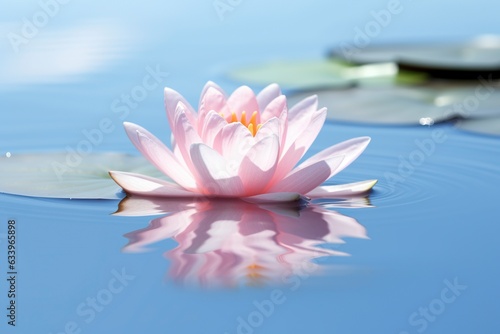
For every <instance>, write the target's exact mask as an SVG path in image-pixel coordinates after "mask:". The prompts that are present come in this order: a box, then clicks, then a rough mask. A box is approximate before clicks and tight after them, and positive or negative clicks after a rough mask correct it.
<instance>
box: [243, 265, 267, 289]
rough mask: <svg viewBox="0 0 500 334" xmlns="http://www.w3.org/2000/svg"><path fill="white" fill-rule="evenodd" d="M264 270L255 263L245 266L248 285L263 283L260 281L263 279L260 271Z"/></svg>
mask: <svg viewBox="0 0 500 334" xmlns="http://www.w3.org/2000/svg"><path fill="white" fill-rule="evenodd" d="M264 270H265V268H264V267H262V266H259V265H258V264H256V263H253V264H251V265H249V266H247V274H246V276H247V277H248V279H249V282H248V284H249V285H254V286H257V285H261V284H262V283H263V282H262V281H263V280H264V279H265V276H264V274H263V273H262V271H264Z"/></svg>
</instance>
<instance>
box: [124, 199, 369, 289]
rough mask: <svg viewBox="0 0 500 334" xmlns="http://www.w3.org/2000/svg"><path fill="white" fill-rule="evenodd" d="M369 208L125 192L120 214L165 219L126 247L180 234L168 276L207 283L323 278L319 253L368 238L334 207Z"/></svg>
mask: <svg viewBox="0 0 500 334" xmlns="http://www.w3.org/2000/svg"><path fill="white" fill-rule="evenodd" d="M335 206H336V207H356V208H359V207H369V206H371V205H370V204H369V201H368V199H367V198H364V197H363V198H361V197H360V198H349V199H344V200H338V201H335V202H331V203H327V202H323V203H321V204H315V203H305V202H302V203H301V202H294V203H283V204H254V203H248V202H245V201H242V200H200V199H197V200H185V199H184V200H174V199H159V198H148V197H136V196H132V197H127V198H125V199H123V200H122V201H121V202H120V204H119V209H118V211H117V212H116V213H115V215H119V216H150V215H160V214H162V216H160V217H157V218H154V219H153V220H151V221H150V223H149V225H148V226H147V227H146V228H143V229H140V230H136V231H133V232H129V233H127V234H126V235H125V237H127V238H128V239H129V242H128V244H127V245H126V246H125V247H124V248H123V251H124V252H132V253H137V252H144V251H148V246H151V245H153V244H155V243H158V242H161V241H162V240H166V239H170V238H172V239H174V240H175V241H176V242H177V243H178V246H177V247H175V248H174V249H172V250H168V251H167V252H166V253H165V254H164V256H165V257H166V258H167V259H169V260H170V261H171V266H170V269H169V276H170V277H171V278H172V279H173V280H174V281H177V282H178V283H181V284H185V285H194V286H201V287H234V286H239V285H252V286H265V285H281V284H285V283H286V282H287V281H288V280H289V278H290V277H291V276H294V275H300V276H303V275H307V276H310V275H320V274H322V273H324V272H325V269H326V268H325V266H323V265H321V264H318V263H317V261H316V262H315V261H313V260H314V259H316V258H320V257H330V256H346V255H349V254H346V253H344V252H341V251H338V250H335V249H333V248H334V247H331V246H332V245H335V244H337V245H338V244H342V243H344V241H343V239H342V238H345V237H348V238H364V239H366V238H367V233H366V229H365V228H364V227H363V226H362V225H361V224H359V223H358V222H357V221H356V220H355V219H354V218H351V217H348V216H345V215H343V214H340V213H338V212H336V211H332V210H330V209H329V208H331V207H335Z"/></svg>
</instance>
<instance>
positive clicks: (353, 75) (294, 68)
mask: <svg viewBox="0 0 500 334" xmlns="http://www.w3.org/2000/svg"><path fill="white" fill-rule="evenodd" d="M396 74H397V67H396V65H395V64H393V63H387V64H375V65H363V66H350V65H346V63H345V62H343V61H338V60H337V61H336V60H327V59H320V60H302V61H273V62H269V63H264V64H260V65H254V66H248V67H242V68H238V69H235V70H233V71H232V72H230V73H229V77H231V78H232V79H236V80H238V81H241V82H245V83H250V84H260V85H267V84H269V83H273V82H276V83H278V84H279V85H280V86H282V87H284V88H288V89H313V88H321V87H336V88H345V87H348V86H352V85H354V84H357V83H359V81H362V82H364V83H365V84H377V85H378V84H392V83H393V82H394V80H395V77H396Z"/></svg>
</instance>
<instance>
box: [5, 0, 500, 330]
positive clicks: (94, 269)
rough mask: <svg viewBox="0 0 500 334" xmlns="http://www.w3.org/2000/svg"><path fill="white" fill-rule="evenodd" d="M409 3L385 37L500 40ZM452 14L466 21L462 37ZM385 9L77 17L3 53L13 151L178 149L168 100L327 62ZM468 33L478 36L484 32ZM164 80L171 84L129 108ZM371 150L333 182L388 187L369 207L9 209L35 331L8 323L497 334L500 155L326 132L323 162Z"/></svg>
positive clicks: (332, 128)
mask: <svg viewBox="0 0 500 334" xmlns="http://www.w3.org/2000/svg"><path fill="white" fill-rule="evenodd" d="M403 5H404V6H405V10H404V11H403V12H402V13H401V14H399V15H400V16H398V17H394V21H393V22H392V23H391V24H390V25H389V26H388V27H387V28H386V29H385V30H384V31H383V33H381V34H380V35H379V36H377V38H376V40H377V41H384V40H390V39H391V38H392V39H395V38H396V39H397V38H399V39H401V38H408V39H412V40H422V39H426V38H427V39H429V36H433V37H436V36H435V34H434V33H435V31H442V35H439V36H437V37H447V38H457V37H468V36H472V35H474V34H479V33H485V32H491V33H500V31H499V28H498V24H497V23H495V24H493V23H492V22H497V21H496V19H495V20H494V17H493V16H492V15H493V14H492V13H493V12H495V11H494V10H491V11H487V12H485V11H484V10H482V11H481V12H480V13H479V12H478V8H479V7H481V6H480V4H478V3H477V2H476V3H475V4H474V5H473V6H472V5H471V4H456V2H451V1H442V2H440V4H439V5H437V4H433V5H430V4H427V5H425V4H413V3H411V4H410V3H408V4H406V3H404V4H403ZM451 5H453V6H454V7H453V8H454V13H456V14H454V15H456V16H457V19H453V20H452V19H450V18H448V17H446V20H448V21H447V22H448V23H447V25H446V27H445V26H444V25H443V23H442V22H443V20H444V19H445V18H444V17H443V14H442V13H443V12H446V11H447V9H448V8H449V7H448V6H451ZM483 5H484V6H482V8H484V7H485V6H487V7H491V6H492V5H491V4H486V2H485V4H483ZM385 6H387V3H386V2H384V1H365V2H363V5H362V6H361V5H360V8H356V9H353V8H350V7H349V6H348V5H347V3H344V2H341V1H338V2H336V3H335V4H333V5H332V4H330V3H328V4H327V3H326V2H325V3H324V4H323V7H321V6H319V7H321V8H319V7H317V8H316V7H315V6H312V5H306V4H305V3H304V4H301V5H300V8H290V6H284V5H283V6H280V5H278V4H273V5H269V4H267V3H264V2H262V1H260V2H257V3H255V4H254V3H251V2H241V4H240V5H239V6H237V7H235V8H233V11H229V12H227V13H226V14H227V15H225V16H224V17H223V19H222V20H220V19H219V17H218V16H217V12H216V11H215V10H214V7H213V4H212V3H211V2H207V3H205V4H203V5H200V4H199V3H196V4H195V3H194V2H193V1H191V2H189V1H188V2H186V3H182V4H173V3H169V2H167V4H159V3H158V4H156V5H147V6H146V5H141V6H139V5H123V8H122V9H121V11H120V12H119V13H117V10H116V8H114V7H112V6H109V5H97V4H92V5H87V4H81V3H77V2H71V3H69V4H67V5H65V6H61V7H60V11H59V12H58V14H57V15H55V16H54V18H53V19H51V21H50V24H48V25H47V26H46V27H44V28H43V29H40V32H39V34H38V35H37V36H35V37H33V38H31V39H29V42H28V43H27V44H23V45H20V49H19V52H18V53H16V52H14V50H12V46H11V45H10V44H9V41H8V40H7V39H4V40H3V41H2V43H3V44H2V46H1V47H2V52H3V53H2V55H1V56H0V57H1V59H2V60H3V62H2V63H3V64H2V65H1V66H2V67H1V68H2V71H3V72H4V73H5V75H4V76H2V79H1V80H0V84H1V90H0V108H1V110H2V115H1V116H0V120H1V122H0V154H2V155H4V154H6V153H7V152H10V153H11V154H18V153H25V152H46V151H51V152H52V151H64V150H65V149H66V147H68V146H69V147H76V145H78V143H79V142H80V141H81V140H83V139H84V138H85V137H84V135H83V133H82V131H84V130H91V129H94V128H96V127H98V126H99V122H100V121H101V120H102V119H103V118H108V119H110V120H111V122H112V124H113V127H114V128H113V131H111V132H110V133H109V134H106V136H105V137H104V138H103V140H102V142H101V143H99V144H98V145H96V146H95V147H93V151H94V152H104V151H119V152H125V153H132V154H135V153H136V152H135V149H134V148H133V146H132V145H131V144H130V143H129V141H128V139H127V138H126V135H125V133H124V131H123V130H122V127H121V122H123V121H124V120H127V121H131V122H136V123H139V124H141V125H142V126H144V127H146V128H148V129H149V130H150V131H151V132H153V133H155V134H157V135H158V137H160V138H161V139H163V140H165V141H167V140H168V139H169V136H170V130H169V129H168V126H167V121H166V117H165V115H164V112H163V97H162V88H163V87H164V86H171V87H173V88H175V89H177V90H178V91H180V92H182V93H184V94H185V96H186V97H187V98H188V99H189V100H190V101H191V102H192V104H195V105H196V104H197V99H198V95H199V91H200V90H201V88H202V86H203V84H204V83H205V82H206V81H207V80H209V79H211V80H216V81H217V82H218V83H219V84H221V85H222V86H223V87H224V88H225V89H227V90H228V91H231V90H232V89H234V88H235V87H236V86H237V84H238V83H235V82H231V81H229V80H227V79H225V77H224V76H223V72H224V71H225V70H227V68H228V67H229V64H233V63H235V62H236V63H240V62H241V63H244V62H256V61H259V60H265V59H275V58H280V57H281V58H286V57H295V58H300V57H306V56H308V57H315V56H316V57H317V56H320V55H322V54H323V53H324V51H325V50H326V49H327V48H328V47H330V46H332V45H334V44H335V43H338V42H339V41H341V40H345V39H349V38H352V37H353V34H354V33H353V27H355V26H360V27H362V26H363V25H364V24H365V23H366V22H368V21H369V20H370V16H369V13H370V11H371V10H381V9H384V8H385ZM429 6H432V8H431V7H429ZM17 7H18V8H17ZM351 7H352V6H351ZM339 8H342V11H344V12H345V13H349V15H342V14H341V13H340V12H342V11H341V10H339ZM39 9H40V7H39V5H38V4H37V3H36V2H32V3H30V4H27V5H16V8H13V10H12V13H11V14H10V15H9V16H8V17H6V16H5V14H2V18H3V20H4V24H3V26H2V32H5V35H6V34H7V33H8V32H11V31H14V32H19V31H20V29H21V24H22V18H23V17H32V15H34V14H35V13H36V12H37V11H38V10H39ZM326 9H328V10H326ZM298 13H300V15H299V14H298ZM424 14H425V16H424ZM479 14H480V15H481V17H482V19H481V20H479V19H475V17H477V16H478V15H479ZM259 15H260V16H259ZM450 15H451V14H450ZM460 15H461V16H460ZM403 16H404V18H403ZM459 16H460V17H461V18H462V19H460V20H462V21H460V20H459V19H458V17H459ZM257 17H260V19H257ZM308 17H309V18H311V17H312V18H314V20H313V22H311V23H310V24H306V23H305V22H303V20H305V19H306V18H308ZM188 18H191V19H190V20H188ZM424 18H425V19H426V20H427V22H428V24H426V25H423V26H422V24H421V23H422V20H423V19H424ZM463 18H470V19H471V20H473V22H474V24H470V25H467V26H468V28H467V29H466V28H465V27H464V26H465V25H464V24H463ZM186 20H187V21H190V22H186ZM259 21H261V22H259ZM297 22H301V23H300V24H297ZM277 26H279V27H281V30H279V31H276V30H273V29H276V27H277ZM416 27H418V29H417V28H416ZM269 31H275V34H276V35H280V36H281V37H280V39H279V41H280V43H277V42H276V39H274V38H273V37H272V36H271V35H272V34H270V33H269ZM415 31H418V33H415ZM68 36H69V37H68ZM298 41H301V42H300V43H299V45H298ZM374 41H375V40H374ZM64 64H66V65H65V66H63V65H64ZM151 73H156V76H154V77H155V78H156V79H155V80H156V81H155V83H156V84H157V85H156V84H154V87H152V86H150V88H148V89H146V90H145V91H146V94H145V95H144V98H142V97H141V98H140V101H139V100H135V101H132V102H133V103H131V104H130V103H127V102H126V101H127V96H130V95H131V94H132V92H133V91H134V89H135V88H136V87H137V86H143V85H144V84H143V82H144V81H143V80H144V78H145V77H146V76H148V75H150V76H153V75H152V74H151ZM153 82H154V81H151V83H153ZM256 88H259V87H256ZM320 104H321V101H320ZM365 135H367V136H371V137H372V142H371V143H370V145H369V147H368V149H367V150H366V151H365V153H364V154H363V155H362V156H361V157H360V158H359V159H358V160H356V161H355V162H354V163H353V164H352V165H351V166H350V167H349V168H347V169H346V170H345V171H343V172H342V173H341V174H339V175H338V176H337V177H336V178H335V179H334V180H332V182H339V183H343V182H354V181H358V180H365V179H378V180H379V183H378V184H377V185H376V186H375V188H374V191H373V192H372V193H371V194H370V195H369V196H367V197H366V198H356V199H345V200H337V201H331V200H328V201H317V202H316V203H313V204H312V205H309V206H308V207H290V206H281V207H279V206H278V207H276V206H275V207H263V206H256V205H249V204H244V203H239V202H235V203H231V204H227V203H220V202H212V203H206V202H195V203H190V202H172V201H160V202H154V201H144V200H141V199H134V198H132V199H129V200H125V201H123V202H122V203H120V204H119V201H111V200H54V199H43V198H29V197H22V196H12V195H6V194H0V219H1V220H2V221H3V223H2V225H1V226H2V229H1V230H0V247H1V249H2V250H1V252H0V258H1V261H0V270H1V275H5V276H7V274H6V273H7V268H6V266H5V260H6V256H7V253H6V250H5V249H6V237H7V227H6V225H7V221H8V220H9V219H14V220H15V221H16V222H17V228H18V229H17V248H18V253H17V261H18V264H17V266H18V268H17V269H18V273H19V274H18V281H17V289H18V299H17V326H16V327H15V328H12V327H11V326H8V325H7V318H6V317H5V315H2V319H3V320H2V322H1V323H0V328H1V330H0V331H1V332H2V333H3V332H7V333H54V334H55V333H306V332H307V333H396V334H402V333H423V332H425V333H497V332H498V328H499V326H500V321H499V317H498V314H500V307H499V306H498V299H499V298H500V292H499V289H498V277H499V275H500V270H499V267H498V263H499V260H500V256H499V254H500V248H499V246H498V235H499V233H500V225H499V224H498V223H499V221H498V217H499V214H500V209H499V207H498V199H499V195H498V188H499V186H500V168H499V166H500V139H499V138H497V137H493V136H491V137H490V136H481V135H475V134H470V133H467V132H463V131H460V130H457V129H456V128H453V127H452V126H451V125H450V124H438V125H434V126H431V127H421V126H419V127H417V126H415V127H384V126H374V127H370V126H366V125H355V124H347V123H328V124H327V125H325V127H324V129H323V130H322V132H321V134H320V135H319V137H318V139H317V140H316V142H315V143H314V144H313V146H312V147H311V149H310V151H309V152H308V154H307V156H310V155H312V154H314V153H315V152H318V151H320V150H322V149H324V148H326V147H328V146H330V145H332V144H333V143H336V142H339V141H341V140H346V139H349V138H352V137H356V136H365ZM4 177H5V176H4ZM119 209H120V210H119ZM117 210H119V211H120V212H119V213H117V214H113V213H115V212H116V211H117ZM169 212H172V213H169ZM346 255H350V256H346ZM2 277H3V276H2ZM0 282H1V283H0V289H1V290H0V296H1V298H0V302H1V303H2V306H1V309H3V310H4V311H3V312H4V313H5V314H6V310H5V309H6V307H7V305H8V299H7V296H6V295H7V291H8V286H7V284H6V280H5V279H2V280H0Z"/></svg>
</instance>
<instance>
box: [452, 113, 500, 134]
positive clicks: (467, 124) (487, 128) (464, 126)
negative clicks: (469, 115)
mask: <svg viewBox="0 0 500 334" xmlns="http://www.w3.org/2000/svg"><path fill="white" fill-rule="evenodd" d="M455 126H456V127H457V128H459V129H461V130H465V131H470V132H475V133H481V134H486V135H494V136H500V117H493V118H477V119H467V120H459V121H458V122H457V123H455Z"/></svg>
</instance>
